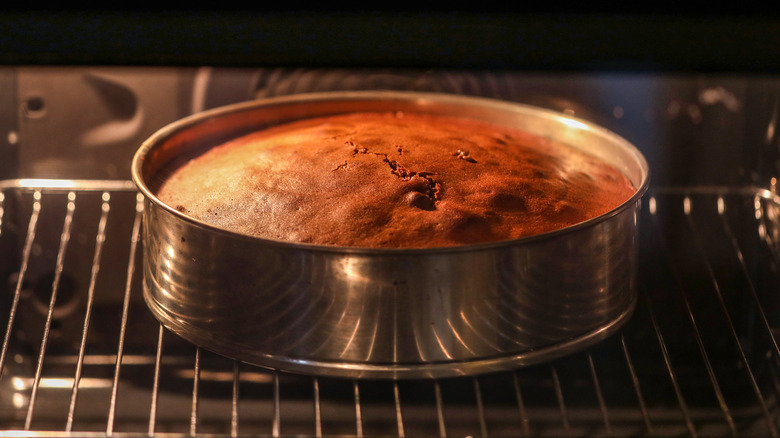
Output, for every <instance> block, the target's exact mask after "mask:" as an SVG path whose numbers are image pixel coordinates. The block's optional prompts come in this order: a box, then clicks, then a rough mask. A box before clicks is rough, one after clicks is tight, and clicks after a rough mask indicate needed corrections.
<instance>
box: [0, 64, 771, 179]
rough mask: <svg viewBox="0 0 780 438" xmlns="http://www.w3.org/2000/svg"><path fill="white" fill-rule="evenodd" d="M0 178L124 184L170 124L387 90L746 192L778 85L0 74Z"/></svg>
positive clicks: (455, 75)
mask: <svg viewBox="0 0 780 438" xmlns="http://www.w3.org/2000/svg"><path fill="white" fill-rule="evenodd" d="M0 87H2V89H3V90H5V92H3V93H2V96H0V114H2V116H3V117H0V120H2V124H3V125H2V126H0V129H2V130H3V131H4V132H5V135H0V148H2V149H0V152H2V156H3V157H4V158H3V160H2V162H1V164H0V178H2V179H8V178H70V179H129V177H130V174H129V167H130V161H131V159H132V156H133V153H134V152H135V150H136V149H137V148H138V146H140V144H141V143H142V142H143V141H144V139H146V138H147V137H148V136H149V135H151V134H152V133H153V132H155V131H156V130H157V129H159V128H161V127H163V126H165V125H166V124H167V123H170V122H172V121H174V120H177V119H179V118H182V117H185V116H187V115H189V114H192V113H196V112H199V111H202V110H205V109H209V108H213V107H217V106H221V105H226V104H230V103H234V102H240V101H245V100H249V99H255V98H264V97H272V96H279V95H285V94H293V93H305V92H319V91H337V90H365V89H392V90H411V91H425V92H443V93H457V94H468V95H476V96H484V97H490V98H497V99H503V100H509V101H515V102H521V103H527V104H531V105H536V106H541V107H546V108H550V109H553V110H556V111H561V112H565V113H568V114H572V115H575V116H578V117H582V118H584V119H588V120H590V121H593V122H595V123H598V124H600V125H602V126H604V127H606V128H607V129H610V130H613V131H615V132H617V133H619V134H621V135H623V136H624V137H626V138H627V139H628V140H629V141H631V142H632V143H634V144H635V145H636V146H637V147H638V148H639V149H640V150H641V151H642V152H643V153H644V154H645V156H646V157H647V159H648V161H649V164H650V168H651V172H652V186H655V187H658V186H664V187H668V186H696V185H724V186H735V185H758V186H760V187H769V186H771V185H772V181H773V180H772V178H773V177H775V176H776V175H777V174H778V146H779V141H780V140H779V139H778V133H777V132H776V129H775V126H776V122H777V120H776V119H777V117H778V98H779V97H780V78H778V77H776V76H771V75H748V74H741V75H738V74H681V73H675V74H671V73H601V72H594V73H588V72H577V73H566V72H525V71H524V72H516V71H496V70H485V71H480V70H456V69H433V70H420V69H417V70H415V69H344V68H311V69H307V68H248V67H242V68H219V67H217V68H209V67H200V68H195V67H165V68H161V67H14V68H11V67H5V68H0Z"/></svg>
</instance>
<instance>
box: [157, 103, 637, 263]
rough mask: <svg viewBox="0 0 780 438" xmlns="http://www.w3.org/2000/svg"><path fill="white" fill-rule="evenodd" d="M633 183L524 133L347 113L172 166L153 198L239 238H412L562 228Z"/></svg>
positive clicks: (606, 207)
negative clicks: (172, 170)
mask: <svg viewBox="0 0 780 438" xmlns="http://www.w3.org/2000/svg"><path fill="white" fill-rule="evenodd" d="M635 191H636V190H635V188H634V187H633V186H632V184H631V182H630V181H629V180H628V178H626V176H624V175H623V174H622V173H621V172H619V171H618V170H617V169H615V168H613V167H612V166H610V165H608V164H606V163H604V162H602V161H600V160H598V159H596V158H594V157H592V156H590V155H588V154H585V153H583V152H580V151H578V150H576V149H574V148H571V147H568V146H564V145H561V144H558V143H555V142H552V141H549V140H546V139H543V138H540V137H538V136H535V135H532V134H529V133H526V132H523V131H519V130H513V129H509V128H506V127H501V126H495V125H491V124H488V123H484V122H480V121H475V120H469V119H459V118H449V117H440V116H429V115H419V114H409V113H406V114H400V113H354V114H346V115H339V116H332V117H326V118H318V119H308V120H303V121H299V122H293V123H290V124H286V125H281V126H277V127H273V128H270V129H266V130H260V131H258V132H255V133H252V134H249V135H246V136H244V137H240V138H237V139H234V140H232V141H229V142H227V143H225V144H222V145H220V146H217V147H215V148H213V149H211V150H209V151H208V152H206V153H205V154H204V155H202V156H199V157H197V158H194V159H193V160H191V161H190V162H188V163H187V164H186V165H184V166H182V167H181V168H180V169H177V170H176V171H175V172H174V173H173V175H172V176H171V177H170V178H169V179H168V180H167V181H166V182H165V183H163V185H162V186H161V188H160V190H159V191H158V193H157V195H158V197H159V198H160V200H161V201H163V202H164V203H166V204H167V205H170V206H172V207H174V208H176V209H178V210H179V211H182V212H183V213H185V214H187V215H189V216H191V217H194V218H196V219H199V220H202V221H204V222H207V223H210V224H213V225H215V226H218V227H220V228H224V229H228V230H231V231H235V232H239V233H243V234H248V235H253V236H258V237H263V238H270V239H279V240H286V241H293V242H304V243H314V244H323V245H337V246H349V247H388V248H420V247H437V246H453V245H463V244H471V243H478V242H490V241H498V240H506V239H514V238H518V237H523V236H529V235H534V234H539V233H543V232H547V231H551V230H556V229H560V228H563V227H566V226H569V225H572V224H576V223H579V222H582V221H585V220H588V219H591V218H593V217H596V216H599V215H601V214H604V213H606V212H608V211H610V210H612V209H614V208H615V207H617V206H619V205H620V204H622V203H623V202H625V201H626V200H627V199H629V198H630V197H631V196H632V195H633V194H634V193H635Z"/></svg>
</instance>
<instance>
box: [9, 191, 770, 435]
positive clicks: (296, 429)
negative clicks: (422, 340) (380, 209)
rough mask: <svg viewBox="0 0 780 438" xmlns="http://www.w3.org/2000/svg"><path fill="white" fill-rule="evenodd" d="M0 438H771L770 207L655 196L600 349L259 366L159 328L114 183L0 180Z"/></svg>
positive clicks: (699, 196) (744, 197) (130, 223)
mask: <svg viewBox="0 0 780 438" xmlns="http://www.w3.org/2000/svg"><path fill="white" fill-rule="evenodd" d="M0 189H2V190H1V191H0V324H1V325H0V327H5V329H4V330H3V331H2V332H0V333H2V334H3V335H4V336H3V343H2V347H1V348H2V350H0V435H3V434H10V435H13V436H147V435H164V436H249V435H251V436H270V437H284V436H314V437H325V436H358V437H360V436H365V437H369V436H394V437H407V436H408V437H413V436H433V437H463V436H474V437H477V436H479V437H488V436H493V437H498V436H730V435H731V436H777V435H778V434H779V433H778V429H780V423H779V422H778V420H780V409H779V408H778V395H780V349H778V344H777V341H776V335H777V329H776V328H777V327H780V307H779V305H780V299H778V296H777V295H778V294H777V291H778V286H780V275H778V264H779V263H780V247H778V244H779V243H780V242H778V239H780V228H778V226H779V225H780V224H778V217H780V203H778V198H777V196H776V195H775V193H774V192H773V191H770V190H764V189H756V188H733V187H694V188H656V189H653V190H651V192H650V193H648V194H647V195H646V197H645V198H644V199H643V205H642V210H641V217H640V228H639V230H640V232H639V239H640V248H641V252H640V266H639V277H638V278H639V291H640V300H639V304H638V307H637V309H636V311H635V314H634V315H633V317H632V319H631V320H630V321H629V322H628V323H627V324H626V326H625V327H624V328H623V329H622V330H621V331H620V332H619V333H618V334H617V335H614V336H612V337H610V338H609V339H607V340H606V341H604V342H602V343H600V344H598V345H596V346H594V347H592V348H590V349H588V350H586V351H584V352H581V353H576V354H573V355H570V356H568V357H565V358H562V359H558V360H555V361H553V362H551V363H548V364H542V365H536V366H531V367H527V368H521V369H518V370H515V371H512V372H503V373H494V374H488V375H482V376H478V377H460V378H449V379H440V380H413V381H398V382H394V381H385V380H360V381H353V380H347V379H336V378H317V377H310V376H299V375H292V374H287V373H283V372H278V371H275V370H266V369H263V368H259V367H254V366H250V365H247V364H243V363H238V362H236V361H233V360H230V359H227V358H224V357H221V356H218V355H216V354H213V353H210V352H208V351H206V350H202V349H200V348H197V347H195V346H193V345H191V344H189V343H187V342H185V341H183V340H181V339H180V338H178V337H176V336H175V335H174V334H172V333H170V332H168V331H167V330H165V329H164V328H162V327H161V326H160V325H159V323H158V322H157V321H156V320H154V318H153V317H152V316H151V313H150V312H149V311H148V309H146V307H145V305H144V304H143V300H142V298H141V290H140V284H141V282H140V272H139V271H140V269H138V268H139V266H140V253H141V251H140V248H139V246H140V239H139V237H140V233H142V230H143V227H142V211H143V203H142V198H141V197H140V195H139V194H138V193H137V192H136V190H135V187H134V185H133V184H132V183H131V182H129V181H79V180H76V181H73V180H9V181H0Z"/></svg>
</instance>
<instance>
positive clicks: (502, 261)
mask: <svg viewBox="0 0 780 438" xmlns="http://www.w3.org/2000/svg"><path fill="white" fill-rule="evenodd" d="M355 111H404V112H423V113H428V114H437V115H449V116H460V117H470V118H475V119H479V120H483V121H488V122H491V123H498V124H506V125H509V126H512V127H515V128H519V129H522V130H526V131H529V132H532V133H535V134H537V135H540V136H543V137H547V138H549V139H552V140H554V141H558V142H561V143H565V144H567V145H570V146H572V147H576V148H579V149H581V150H584V151H586V152H588V153H590V154H592V155H595V156H597V157H599V158H601V159H603V160H604V161H607V162H608V163H611V164H613V165H614V166H616V167H617V168H618V169H620V170H621V171H622V172H623V173H624V174H625V175H626V176H627V177H628V178H629V179H630V180H631V182H632V183H633V184H634V186H635V187H636V188H637V191H636V193H635V194H634V196H632V197H631V198H630V199H628V200H627V201H626V202H624V203H623V204H622V205H620V206H619V207H617V208H615V209H614V210H612V211H610V212H608V213H606V214H604V215H601V216H599V217H596V218H593V219H591V220H588V221H586V222H582V223H579V224H577V225H573V226H571V227H567V228H564V229H561V230H557V231H553V232H549V233H545V234H540V235H536V236H532V237H527V238H521V239H516V240H510V241H502V242H492V243H484V244H475V245H466V246H459V247H445V248H426V249H377V248H374V249H366V248H347V247H331V246H318V245H310V244H300V243H292V242H285V241H277V240H270V239H261V238H257V237H250V236H245V235H240V234H237V233H234V232H231V231H228V230H224V229H220V228H216V227H214V226H212V225H209V224H207V223H204V222H201V221H199V220H196V219H193V218H191V217H188V216H187V215H185V214H183V213H182V212H179V211H177V210H176V209H175V208H173V207H172V206H170V205H166V204H164V203H163V202H161V201H160V200H159V199H158V198H157V197H156V196H155V189H156V187H157V186H159V183H160V182H161V181H162V180H164V178H165V175H166V172H169V171H170V169H172V168H175V166H177V164H178V163H183V162H185V161H186V160H188V159H190V158H192V157H193V156H196V155H198V154H199V153H202V152H203V151H205V150H207V149H208V148H210V147H212V146H216V145H218V144H220V143H222V142H224V141H226V140H228V139H231V138H235V137H237V136H240V135H243V134H246V133H249V132H252V131H255V130H258V129H262V128H263V127H267V126H272V125H276V124H280V123H285V122H289V121H294V120H299V119H303V118H310V117H319V116H327V115H333V114H339V113H345V112H355ZM132 176H133V180H134V181H135V183H136V185H137V186H138V188H139V190H140V191H141V192H142V193H143V195H144V196H145V210H144V228H143V237H142V239H143V247H144V250H143V255H144V259H143V274H144V283H143V287H144V297H145V299H146V302H147V304H148V305H149V307H150V309H151V310H152V312H153V313H154V315H155V316H156V317H157V318H158V319H159V320H160V321H161V322H162V324H163V325H165V326H166V327H167V328H168V329H170V330H172V331H173V332H175V333H177V334H178V335H180V336H182V337H183V338H185V339H187V340H189V341H191V342H193V343H195V344H197V345H199V346H201V347H203V348H206V349H208V350H211V351H214V352H216V353H219V354H222V355H225V356H228V357H231V358H235V359H238V360H241V361H244V362H248V363H252V364H256V365H260V366H265V367H270V368H275V369H280V370H285V371H291V372H298V373H308V374H316V375H326V376H338V377H348V378H394V379H400V378H422V377H436V378H439V377H449V376H457V375H471V374H479V373H485V372H491V371H498V370H504V369H509V368H515V367H518V366H523V365H530V364H536V363H539V362H543V361H548V360H551V359H554V358H557V357H560V356H563V355H566V354H569V353H572V352H575V351H579V350H581V349H583V348H585V347H587V346H589V345H592V344H594V343H596V342H598V341H600V340H602V339H604V338H605V337H607V336H609V335H610V334H612V333H614V332H615V331H616V330H617V329H618V328H619V327H620V326H621V325H622V324H623V323H624V322H625V321H626V320H627V319H628V318H629V317H630V315H631V314H632V311H633V309H634V306H635V303H636V299H637V287H636V274H637V257H638V251H637V219H638V210H639V203H640V199H641V197H642V195H643V194H644V192H645V191H646V189H647V186H648V180H649V169H648V166H647V162H646V160H645V159H644V157H643V156H642V154H641V153H640V152H639V151H638V150H637V149H636V148H635V147H634V146H633V145H631V144H630V143H629V142H628V141H626V140H625V139H623V138H621V137H619V136H617V135H616V134H614V133H612V132H610V131H608V130H606V129H604V128H601V127H599V126H596V125H594V124H592V123H589V122H587V121H584V120H580V119H576V118H573V117H569V116H567V115H564V114H561V113H558V112H554V111H550V110H545V109H541V108H536V107H530V106H526V105H521V104H516V103H508V102H503V101H496V100H491V99H484V98H475V97H465V96H453V95H442V94H429V93H411V92H334V93H318V94H305V95H292V96H286V97H281V98H272V99H264V100H258V101H252V102H246V103H239V104H234V105H230V106H226V107H221V108H217V109H214V110H210V111H206V112H203V113H199V114H196V115H193V116H190V117H188V118H185V119H182V120H179V121H177V122H174V123H172V124H170V125H168V126H166V127H164V128H162V129H161V130H159V131H158V132H157V133H155V134H154V135H153V136H152V137H150V138H149V139H148V140H147V141H145V142H144V143H143V145H142V146H141V147H140V149H139V150H138V151H137V153H136V155H135V157H134V159H133V163H132Z"/></svg>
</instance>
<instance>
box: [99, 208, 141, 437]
mask: <svg viewBox="0 0 780 438" xmlns="http://www.w3.org/2000/svg"><path fill="white" fill-rule="evenodd" d="M143 210H144V204H143V197H142V196H141V195H140V194H139V195H138V196H136V207H135V219H134V220H133V232H132V234H131V237H130V257H129V259H128V262H127V277H126V281H125V292H124V297H123V301H122V319H121V324H120V329H119V343H118V345H117V349H116V351H117V353H116V365H115V367H114V380H113V384H112V385H111V401H110V404H109V411H108V422H107V425H106V434H108V435H111V434H112V433H114V421H115V419H116V402H117V392H118V391H119V373H120V370H121V368H122V353H123V352H124V346H125V337H126V335H127V315H128V311H129V308H130V291H131V290H132V284H133V273H134V272H135V259H136V256H135V253H136V251H137V249H138V243H139V242H140V240H141V217H142V213H143Z"/></svg>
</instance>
